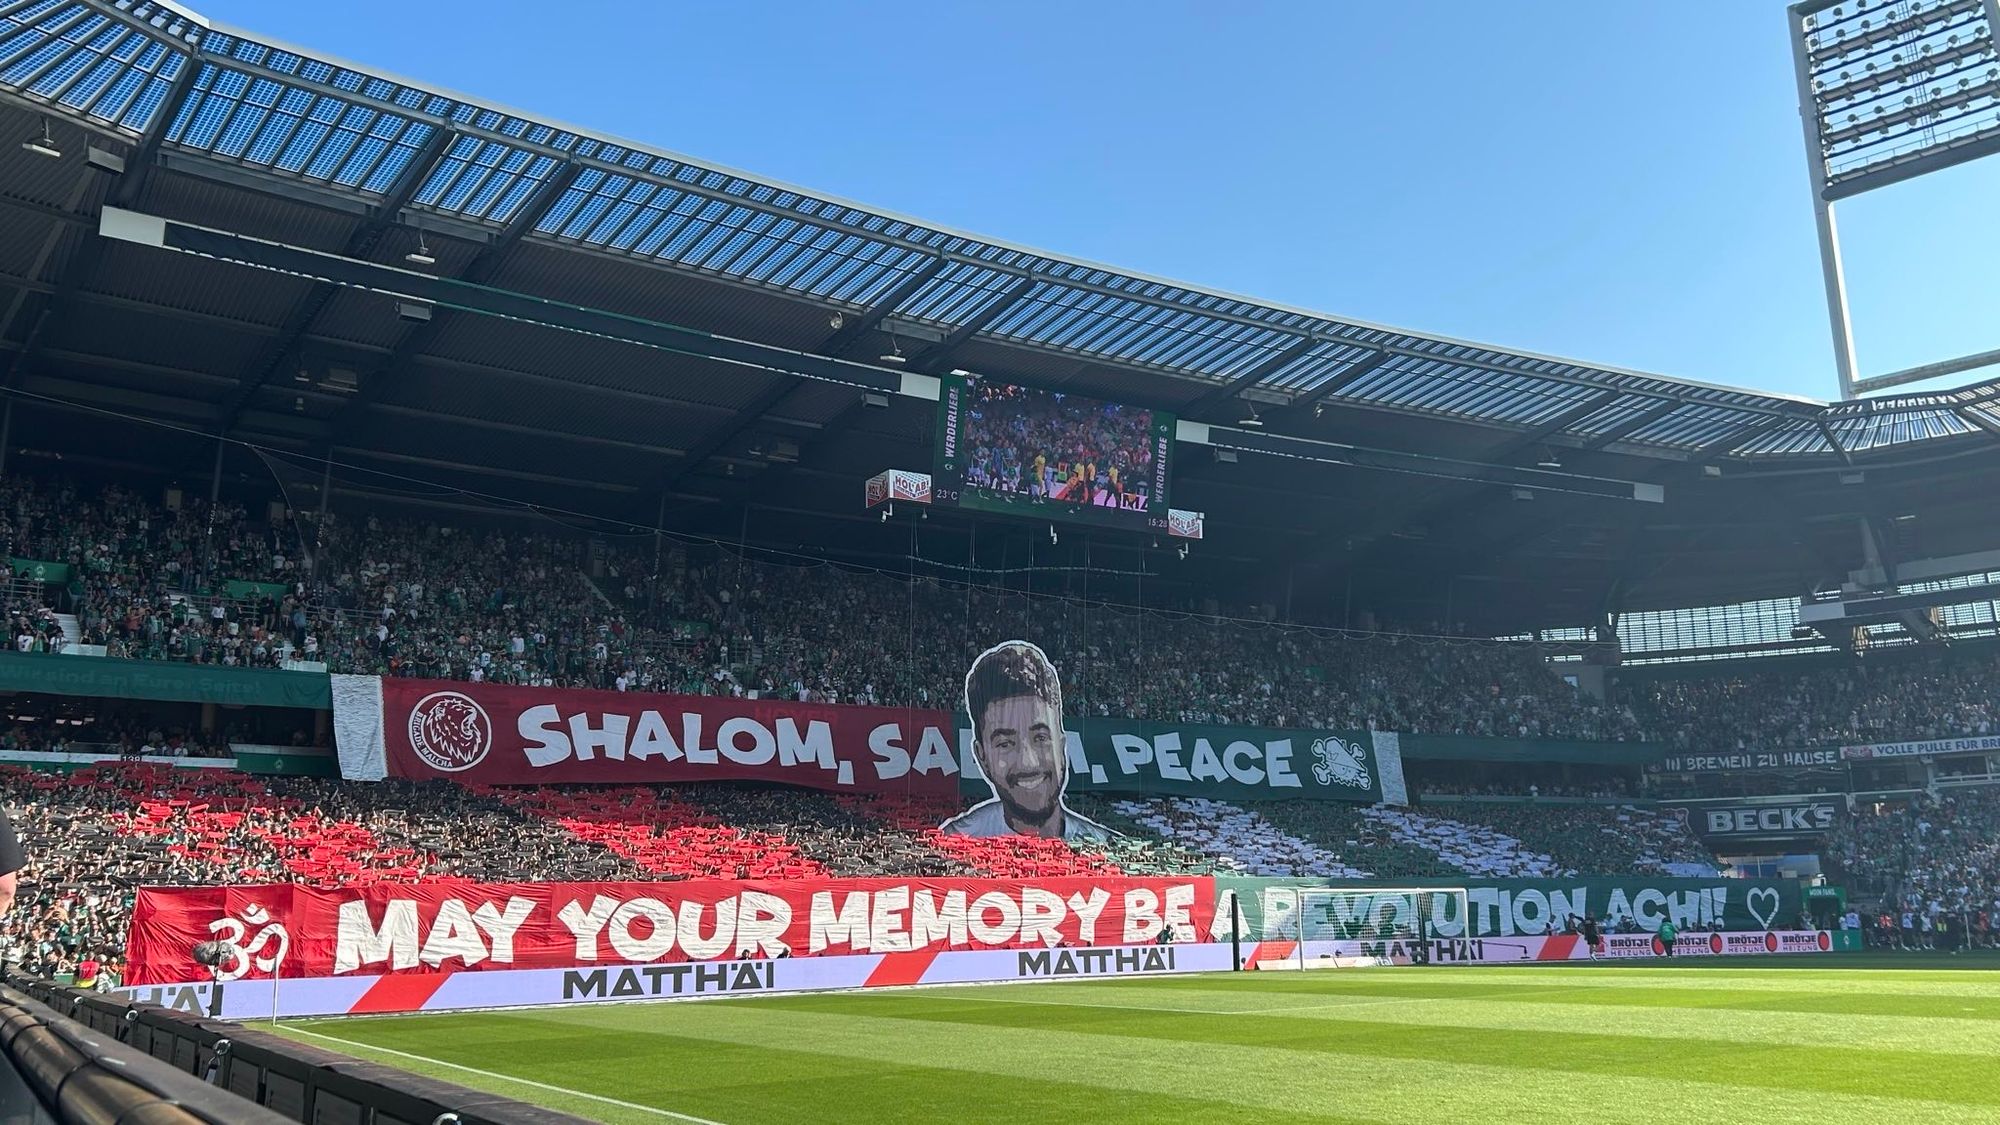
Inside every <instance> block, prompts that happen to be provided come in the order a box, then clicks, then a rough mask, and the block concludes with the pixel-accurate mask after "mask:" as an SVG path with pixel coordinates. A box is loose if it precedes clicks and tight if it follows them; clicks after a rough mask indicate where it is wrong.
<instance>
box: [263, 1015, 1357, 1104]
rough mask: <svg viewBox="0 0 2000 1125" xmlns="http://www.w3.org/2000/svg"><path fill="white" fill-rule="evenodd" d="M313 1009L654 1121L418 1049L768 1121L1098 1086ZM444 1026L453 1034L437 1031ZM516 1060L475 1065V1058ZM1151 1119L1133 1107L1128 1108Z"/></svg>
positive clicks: (396, 1042)
mask: <svg viewBox="0 0 2000 1125" xmlns="http://www.w3.org/2000/svg"><path fill="white" fill-rule="evenodd" d="M368 1022H369V1026H367V1027H366V1028H364V1027H363V1024H362V1022H360V1021H317V1022H315V1023H313V1024H311V1025H301V1027H303V1029H304V1030H306V1031H309V1032H314V1033H318V1034H321V1035H325V1036H330V1037H332V1038H335V1039H339V1040H343V1041H345V1042H344V1043H341V1044H336V1043H329V1042H327V1040H326V1039H324V1038H308V1039H307V1041H308V1042H311V1043H313V1044H314V1045H316V1046H320V1047H331V1048H333V1049H336V1050H349V1051H352V1052H353V1053H355V1054H357V1055H361V1056H363V1057H373V1056H371V1055H370V1050H371V1047H370V1045H369V1044H371V1043H372V1044H373V1045H374V1046H379V1047H383V1048H387V1049H388V1050H391V1051H396V1052H402V1053H401V1054H394V1055H386V1054H385V1055H383V1056H381V1057H380V1058H379V1061H382V1062H386V1063H388V1064H390V1065H392V1066H398V1067H402V1068H404V1069H407V1070H412V1071H416V1072H418V1073H422V1074H431V1075H434V1076H436V1077H439V1078H443V1079H445V1080H447V1081H451V1082H456V1083H458V1084H460V1085H463V1086H469V1087H472V1088H474V1089H482V1090H488V1091H491V1092H493V1093H497V1094H501V1095H504V1096H507V1097H512V1098H517V1099H520V1100H522V1101H527V1102H532V1103H534V1104H537V1105H543V1106H547V1107H549V1108H552V1109H560V1110H564V1111H566V1112H570V1113H576V1114H579V1115H581V1116H585V1117H589V1118H591V1119H593V1120H597V1121H604V1122H609V1123H611V1125H659V1122H660V1121H661V1120H662V1118H660V1117H659V1116H657V1115H654V1114H649V1113H643V1112H637V1111H632V1110H625V1109H621V1108H619V1107H617V1106H611V1105H606V1104H604V1103H603V1102H598V1101H594V1100H592V1099H589V1098H584V1097H575V1096H567V1095H565V1094H562V1093H559V1092H555V1091H551V1090H547V1089H544V1088H537V1087H532V1086H524V1085H521V1084H519V1083H515V1082H511V1081H508V1080H506V1079H501V1080H497V1081H496V1080H494V1079H491V1078H488V1077H485V1076H482V1075H475V1074H468V1073H466V1072H465V1071H463V1070H460V1069H458V1068H457V1067H454V1066H450V1065H438V1064H437V1063H426V1062H418V1061H414V1060H412V1059H410V1058H409V1057H407V1056H408V1055H423V1056H425V1057H427V1058H429V1059H434V1060H441V1061H442V1062H443V1063H457V1064H458V1065H459V1066H477V1067H478V1069H480V1070H485V1071H493V1072H496V1073H500V1072H505V1073H509V1074H512V1075H514V1076H518V1077H520V1078H525V1079H529V1080H531V1081H534V1082H539V1083H542V1084H544V1086H563V1087H567V1088H568V1089H570V1090H580V1091H583V1092H586V1093H592V1094H599V1095H603V1096H611V1097H616V1098H617V1099H618V1100H620V1101H627V1102H633V1103H635V1104H638V1105H652V1106H657V1107H659V1108H662V1109H671V1110H673V1111H675V1112H678V1113H683V1114H688V1115H692V1116H697V1117H704V1118H707V1119H709V1120H712V1121H717V1122H721V1123H723V1125H756V1123H762V1122H801V1123H807V1122H827V1123H830V1125H843V1123H854V1125H881V1123H882V1122H885V1121H894V1120H910V1119H913V1118H917V1117H925V1116H930V1114H928V1113H926V1112H924V1111H922V1110H921V1109H920V1108H918V1107H930V1106H935V1107H939V1109H940V1112H942V1113H947V1114H948V1115H949V1116H950V1117H951V1118H952V1119H953V1120H954V1121H962V1122H972V1123H984V1122H991V1123H992V1125H1009V1123H1028V1125H1038V1123H1047V1125H1075V1123H1076V1121H1077V1120H1078V1109H1079V1107H1089V1106H1092V1105H1094V1104H1095V1103H1096V1102H1097V1101H1098V1099H1099V1098H1100V1097H1101V1096H1102V1094H1103V1091H1102V1090H1100V1089H1098V1088H1097V1087H1094V1086H1089V1085H1084V1084H1079V1083H1074V1082H1066V1081H1060V1080H1056V1079H1049V1078H1012V1079H1009V1080H1007V1082H1006V1084H1005V1089H1004V1090H998V1091H995V1094H996V1095H998V1096H996V1097H994V1098H992V1099H990V1100H986V1101H983V1102H981V1103H979V1104H971V1105H968V1104H965V1102H964V1099H965V1097H966V1076H965V1074H964V1072H963V1071H960V1070H957V1069H951V1068H943V1067H935V1066H925V1065H922V1064H921V1063H917V1062H914V1061H911V1062H905V1063H903V1064H900V1065H897V1064H865V1065H857V1064H856V1062H855V1061H854V1060H852V1059H848V1058H844V1057H841V1056H838V1055H827V1054H815V1053H811V1052H805V1051H795V1050H786V1049H783V1048H776V1047H770V1046H753V1045H748V1044H740V1043H717V1042H714V1041H712V1040H705V1039H688V1038H681V1037H677V1036H674V1035H672V1034H669V1033H667V1032H666V1031H664V1030H657V1029H656V1030H648V1031H645V1032H643V1033H620V1034H618V1035H617V1036H615V1037H611V1038H606V1037H604V1036H603V1035H602V1034H601V1033H599V1032H597V1031H595V1030H585V1029H579V1028H577V1027H575V1026H573V1025H570V1024H567V1023H550V1022H549V1021H546V1020H540V1019H534V1018H529V1017H523V1016H522V1015H521V1014H520V1013H505V1014H492V1015H463V1016H427V1017H423V1018H421V1019H410V1020H395V1021H388V1020H377V1021H368ZM439 1034H445V1035H448V1036H449V1037H450V1039H451V1042H449V1043H446V1044H442V1045H440V1044H439V1043H438V1042H437V1041H436V1037H437V1036H438V1035H439ZM500 1058H506V1059H508V1060H510V1061H509V1062H508V1063H507V1064H505V1065H503V1064H501V1063H499V1062H497V1061H495V1062H488V1063H486V1064H485V1065H479V1064H478V1063H476V1062H473V1061H469V1060H475V1059H489V1060H496V1059H500ZM1145 1113H1146V1114H1147V1115H1152V1114H1157V1115H1158V1116H1157V1117H1154V1118H1151V1119H1154V1120H1176V1121H1212V1120H1219V1119H1225V1118H1226V1119H1228V1120H1232V1121H1248V1122H1258V1123H1261V1122H1272V1123H1274V1125H1275V1123H1278V1122H1291V1121H1303V1122H1307V1123H1308V1125H1364V1123H1365V1122H1366V1121H1367V1119H1365V1118H1355V1117H1342V1116H1339V1115H1337V1114H1333V1113H1327V1112H1318V1111H1313V1110H1307V1109H1298V1110H1288V1111H1284V1112H1273V1113H1270V1114H1254V1113H1253V1114H1251V1115H1249V1116H1245V1115H1243V1114H1242V1113H1240V1112H1239V1110H1238V1107H1236V1106H1235V1105H1233V1104H1232V1103H1229V1102H1227V1101H1218V1100H1214V1099H1202V1098H1186V1097H1175V1096H1169V1095H1164V1094H1154V1095H1151V1096H1149V1097H1148V1098H1147V1099H1146V1103H1145ZM1143 1119H1147V1118H1144V1117H1137V1116H1135V1117H1134V1118H1133V1120H1143Z"/></svg>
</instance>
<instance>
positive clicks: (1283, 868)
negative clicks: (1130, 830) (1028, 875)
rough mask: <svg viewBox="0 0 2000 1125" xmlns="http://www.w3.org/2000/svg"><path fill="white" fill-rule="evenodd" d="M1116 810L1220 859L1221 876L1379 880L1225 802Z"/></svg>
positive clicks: (1138, 803) (1134, 804)
mask: <svg viewBox="0 0 2000 1125" xmlns="http://www.w3.org/2000/svg"><path fill="white" fill-rule="evenodd" d="M1112 809H1113V810H1114V811H1115V812H1116V813H1117V815H1118V816H1119V817H1120V818H1121V819H1122V820H1124V821H1125V822H1127V823H1130V824H1136V825H1139V826H1140V827H1142V828H1144V829H1145V830H1146V831H1147V832H1149V833H1152V834H1154V835H1158V836H1162V837H1165V838H1166V839H1167V840H1170V841H1172V842H1173V843H1175V844H1178V845H1180V846H1181V847H1183V848H1187V849H1189V850H1191V851H1198V852H1203V853H1206V854H1209V855H1213V856H1215V857H1217V871H1218V873H1225V872H1226V873H1228V874H1236V875H1273V876H1298V877H1316V878H1328V879H1365V878H1368V877H1369V876H1370V875H1371V874H1373V873H1372V872H1370V871H1368V870H1366V869H1364V868H1361V867H1357V866H1355V865H1354V864H1353V863H1351V862H1349V860H1348V859H1346V858H1343V857H1342V856H1341V855H1340V854H1338V853H1336V852H1334V851H1332V850H1329V849H1327V848H1324V847H1321V846H1320V845H1318V844H1316V843H1314V842H1312V841H1311V840H1308V839H1305V838H1303V837H1301V836H1297V835H1294V834H1292V833H1290V832H1286V831H1285V830H1283V829H1281V828H1279V827H1278V826H1277V825H1275V824H1272V823H1271V822H1270V821H1269V820H1266V819H1265V818H1264V817H1262V816H1260V815H1258V814H1257V813H1256V812H1253V811H1251V809H1249V808H1246V807H1243V806H1239V805H1232V804H1229V803H1227V802H1225V801H1213V800H1210V799H1208V798H1206V797H1141V798H1128V799H1124V800H1118V801H1113V802H1112ZM1356 858H1359V857H1356Z"/></svg>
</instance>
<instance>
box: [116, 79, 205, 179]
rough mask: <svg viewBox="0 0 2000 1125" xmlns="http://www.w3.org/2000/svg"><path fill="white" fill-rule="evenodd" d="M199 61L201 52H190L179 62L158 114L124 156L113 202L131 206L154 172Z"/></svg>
mask: <svg viewBox="0 0 2000 1125" xmlns="http://www.w3.org/2000/svg"><path fill="white" fill-rule="evenodd" d="M201 65H202V64H201V56H200V55H196V54H190V55H189V56H188V57H187V62H185V63H183V64H182V65H181V72H180V73H179V74H177V75H175V76H174V84H173V87H172V88H171V89H169V90H168V91H167V97H166V100H165V101H162V102H161V103H160V115H159V116H158V117H155V118H154V119H153V121H152V123H151V124H150V125H148V126H147V127H146V132H145V134H144V135H143V136H141V137H140V138H139V145H138V147H137V148H135V149H133V150H132V155H131V156H130V157H128V158H126V161H125V172H124V175H123V176H121V177H120V178H119V181H118V187H117V189H116V190H115V191H113V192H112V193H111V197H110V202H111V204H112V205H113V206H117V207H130V206H132V204H134V203H135V202H137V201H138V199H139V192H140V191H141V190H142V189H143V188H144V187H145V186H146V178H147V177H148V176H151V175H152V174H153V167H154V165H155V163H156V162H157V161H158V159H159V155H160V145H161V144H163V143H165V141H166V139H167V130H168V129H170V128H172V127H173V124H174V118H176V117H179V116H180V115H181V107H182V106H183V105H185V104H186V103H187V99H188V95H190V94H191V93H193V92H194V83H195V79H196V78H197V77H198V76H200V74H201Z"/></svg>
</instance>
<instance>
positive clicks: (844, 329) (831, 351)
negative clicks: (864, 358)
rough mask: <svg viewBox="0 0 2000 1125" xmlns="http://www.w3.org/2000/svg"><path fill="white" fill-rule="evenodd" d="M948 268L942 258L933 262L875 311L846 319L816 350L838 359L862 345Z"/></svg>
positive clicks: (894, 290) (895, 291) (879, 303)
mask: <svg viewBox="0 0 2000 1125" xmlns="http://www.w3.org/2000/svg"><path fill="white" fill-rule="evenodd" d="M944 266H945V260H944V259H943V258H942V257H938V258H932V259H931V260H930V264H929V265H926V266H924V267H923V268H922V269H919V270H917V271H916V272H914V273H912V274H911V275H910V276H909V277H906V278H904V279H903V283H902V284H901V285H898V286H896V288H894V289H892V290H890V291H889V294H888V295H887V296H885V297H883V298H882V299H881V300H880V301H877V302H875V305H874V307H872V308H870V309H869V310H868V311H867V312H865V313H862V314H861V315H860V316H857V317H853V318H852V319H849V318H846V317H842V320H843V322H844V323H842V324H841V326H840V328H839V330H837V331H836V332H834V334H833V335H831V336H828V337H827V338H826V340H825V342H824V343H822V344H820V346H819V347H818V348H817V349H815V350H817V351H818V352H819V354H821V355H830V356H836V357H837V356H839V355H841V354H842V353H843V352H845V351H847V349H849V348H851V347H853V346H854V345H855V344H856V343H858V342H859V341H860V339H861V337H863V336H865V335H867V334H868V333H869V332H871V331H873V330H874V328H875V326H876V325H878V324H880V323H882V320H883V318H884V317H887V316H889V315H890V314H892V313H894V312H895V311H896V310H897V309H899V308H901V307H903V302H905V301H907V300H909V299H910V298H912V297H914V296H916V295H917V293H918V292H919V291H920V290H922V289H923V287H924V286H926V285H929V284H930V282H931V279H932V278H934V277H936V276H937V275H938V274H939V273H940V272H941V271H942V270H943V269H944Z"/></svg>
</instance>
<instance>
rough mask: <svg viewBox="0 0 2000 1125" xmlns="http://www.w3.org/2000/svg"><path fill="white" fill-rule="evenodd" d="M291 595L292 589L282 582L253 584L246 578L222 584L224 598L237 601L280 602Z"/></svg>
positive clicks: (232, 579)
mask: <svg viewBox="0 0 2000 1125" xmlns="http://www.w3.org/2000/svg"><path fill="white" fill-rule="evenodd" d="M289 593H291V587H289V586H286V585H284V584H283V583H281V582H252V581H250V580H248V579H244V578H231V579H230V580H229V581H227V582H224V583H223V584H222V596H223V597H225V598H230V599H232V600H235V601H259V600H262V599H266V598H268V599H270V600H271V601H274V602H275V601H278V600H280V599H282V598H283V597H284V596H285V595H286V594H289Z"/></svg>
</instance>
